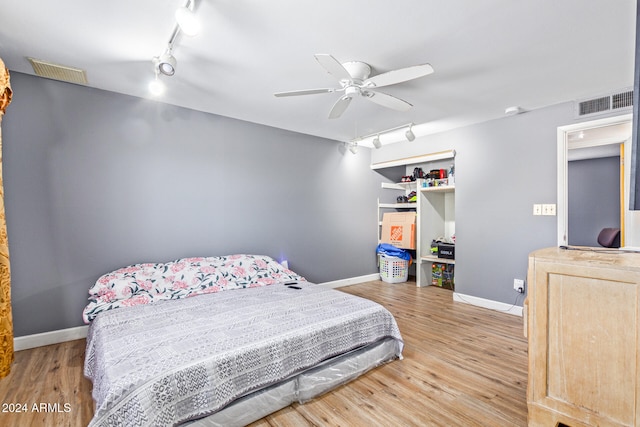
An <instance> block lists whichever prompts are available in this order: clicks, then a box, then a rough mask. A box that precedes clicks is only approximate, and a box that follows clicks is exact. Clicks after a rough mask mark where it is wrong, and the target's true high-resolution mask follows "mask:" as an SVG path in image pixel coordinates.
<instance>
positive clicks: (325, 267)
mask: <svg viewBox="0 0 640 427" xmlns="http://www.w3.org/2000/svg"><path fill="white" fill-rule="evenodd" d="M12 86H13V90H14V99H13V103H12V104H11V106H10V108H9V109H8V111H7V114H6V115H5V117H4V120H3V143H4V144H3V145H4V147H3V158H4V162H3V163H4V180H5V181H4V182H5V204H6V215H7V227H8V234H9V247H10V253H11V270H12V304H13V316H14V328H15V335H16V336H24V335H29V334H34V333H40V332H46V331H51V330H57V329H63V328H69V327H74V326H79V325H82V320H81V311H82V309H83V308H84V306H85V304H86V298H87V289H88V288H89V287H90V286H92V285H93V283H94V282H95V280H96V279H97V278H98V277H99V276H100V275H102V274H104V273H106V272H109V271H111V270H114V269H116V268H118V267H122V266H125V265H129V264H133V263H138V262H160V261H168V260H172V259H176V258H181V257H187V256H202V255H225V254H231V253H258V254H266V255H270V256H272V257H274V258H276V259H278V260H281V259H283V258H287V259H288V260H289V263H290V267H291V268H292V269H293V270H295V271H296V272H298V273H299V274H302V275H303V276H305V277H306V278H307V279H308V280H310V281H313V282H325V281H332V280H338V279H344V278H349V277H354V276H360V275H366V274H371V273H375V272H376V271H377V267H376V260H375V246H376V243H377V240H376V233H375V230H376V226H377V216H376V199H377V197H378V195H379V193H380V190H379V189H380V182H381V180H383V179H385V178H384V177H382V176H381V175H379V174H376V173H374V172H372V171H371V170H370V168H369V162H370V156H369V153H368V150H366V149H365V150H362V152H360V153H359V154H358V155H355V156H354V155H352V154H351V153H350V152H348V151H346V152H345V150H344V148H343V147H342V144H340V143H339V142H336V141H331V140H326V139H321V138H317V137H312V136H308V135H302V134H298V133H293V132H289V131H284V130H280V129H275V128H271V127H266V126H262V125H257V124H253V123H247V122H243V121H239V120H234V119H229V118H225V117H220V116H216V115H211V114H205V113H201V112H197V111H193V110H188V109H184V108H179V107H173V106H169V105H165V104H162V103H159V102H154V101H149V100H144V99H138V98H134V97H129V96H124V95H119V94H115V93H110V92H105V91H101V90H97V89H91V88H86V87H82V86H76V85H71V84H66V83H61V82H56V81H51V80H46V79H41V78H37V77H33V76H28V75H24V74H20V73H13V74H12Z"/></svg>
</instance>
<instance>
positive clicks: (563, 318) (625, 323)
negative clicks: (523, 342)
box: [525, 248, 640, 427]
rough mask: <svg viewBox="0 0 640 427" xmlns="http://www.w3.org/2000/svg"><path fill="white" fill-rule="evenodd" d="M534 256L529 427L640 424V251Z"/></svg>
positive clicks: (540, 253) (555, 252) (553, 251)
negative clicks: (639, 252)
mask: <svg viewBox="0 0 640 427" xmlns="http://www.w3.org/2000/svg"><path fill="white" fill-rule="evenodd" d="M581 249H582V250H575V249H574V250H566V249H559V248H549V249H541V250H538V251H535V252H533V253H532V254H531V255H530V256H529V272H528V282H529V294H528V298H527V304H526V307H525V309H526V310H525V311H526V312H527V314H526V316H527V317H526V328H527V331H526V332H527V336H528V339H529V380H528V385H527V403H528V409H529V426H548V427H556V426H560V427H562V426H571V427H577V426H640V414H639V410H640V388H639V383H640V377H639V375H640V351H639V350H640V349H639V345H640V325H639V321H640V254H638V253H621V252H617V250H614V251H613V253H612V251H610V250H609V251H607V252H603V251H602V249H599V248H593V250H588V248H581Z"/></svg>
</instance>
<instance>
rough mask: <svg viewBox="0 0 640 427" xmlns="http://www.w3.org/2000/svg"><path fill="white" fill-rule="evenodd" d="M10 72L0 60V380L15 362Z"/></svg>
mask: <svg viewBox="0 0 640 427" xmlns="http://www.w3.org/2000/svg"><path fill="white" fill-rule="evenodd" d="M11 94H12V92H11V85H10V84H9V70H7V68H6V67H5V66H4V62H2V59H0V378H3V377H6V376H7V375H8V374H9V371H10V370H11V363H12V362H13V319H12V316H11V274H10V271H9V243H8V241H7V222H6V220H5V216H4V186H3V183H2V116H3V115H4V112H5V110H6V109H7V106H9V103H10V102H11Z"/></svg>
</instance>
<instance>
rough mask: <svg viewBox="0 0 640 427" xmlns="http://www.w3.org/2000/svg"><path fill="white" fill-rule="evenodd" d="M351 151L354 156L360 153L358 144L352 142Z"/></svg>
mask: <svg viewBox="0 0 640 427" xmlns="http://www.w3.org/2000/svg"><path fill="white" fill-rule="evenodd" d="M349 151H351V152H352V153H353V154H356V153H357V152H358V143H357V142H352V143H351V144H349Z"/></svg>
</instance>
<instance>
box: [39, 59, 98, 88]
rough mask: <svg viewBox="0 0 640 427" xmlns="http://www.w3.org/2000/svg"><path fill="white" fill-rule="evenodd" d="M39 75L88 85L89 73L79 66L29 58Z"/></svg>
mask: <svg viewBox="0 0 640 427" xmlns="http://www.w3.org/2000/svg"><path fill="white" fill-rule="evenodd" d="M27 59H28V60H29V62H30V63H31V66H32V67H33V71H34V72H35V73H36V75H37V76H40V77H45V78H47V79H53V80H60V81H62V82H67V83H75V84H81V85H86V84H87V83H88V82H87V73H86V72H85V71H84V70H81V69H79V68H73V67H67V66H66V65H60V64H53V63H51V62H47V61H41V60H39V59H33V58H27Z"/></svg>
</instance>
